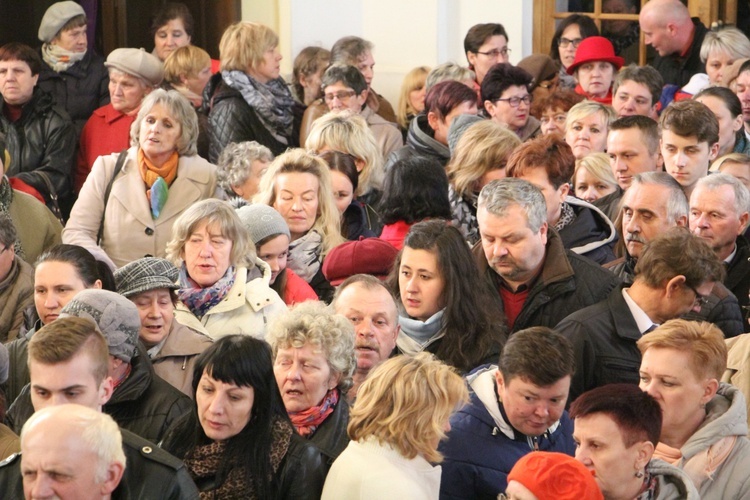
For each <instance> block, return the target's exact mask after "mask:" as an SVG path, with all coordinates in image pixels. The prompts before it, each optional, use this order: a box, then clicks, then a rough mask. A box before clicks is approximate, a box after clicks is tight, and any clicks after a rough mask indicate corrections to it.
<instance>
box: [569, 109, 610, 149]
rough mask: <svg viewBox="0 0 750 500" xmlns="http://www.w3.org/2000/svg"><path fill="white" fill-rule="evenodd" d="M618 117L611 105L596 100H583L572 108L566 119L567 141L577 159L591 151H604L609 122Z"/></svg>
mask: <svg viewBox="0 0 750 500" xmlns="http://www.w3.org/2000/svg"><path fill="white" fill-rule="evenodd" d="M616 118H617V116H616V115H615V110H614V109H612V107H611V106H607V105H606V104H601V103H599V102H595V101H589V100H586V101H581V102H579V103H578V104H576V105H575V106H573V107H572V108H570V110H569V111H568V116H567V118H566V119H565V142H567V143H568V145H569V146H570V148H571V149H572V150H573V155H574V156H575V157H576V159H577V160H578V159H581V158H583V157H584V156H586V155H587V154H589V153H603V152H604V150H605V149H606V148H607V134H608V133H609V124H610V123H612V122H613V121H615V119H616Z"/></svg>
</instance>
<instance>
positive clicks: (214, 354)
mask: <svg viewBox="0 0 750 500" xmlns="http://www.w3.org/2000/svg"><path fill="white" fill-rule="evenodd" d="M193 389H194V390H195V405H194V406H193V409H192V411H191V412H190V413H188V414H187V415H186V416H185V417H183V418H182V419H181V420H180V421H178V422H177V423H176V425H175V426H174V427H173V429H172V431H171V432H170V433H168V434H167V436H166V437H165V438H164V441H163V443H162V447H163V448H164V449H165V450H167V451H168V452H170V453H171V454H173V455H174V456H176V457H177V458H179V459H181V460H183V461H184V462H185V466H186V467H187V470H188V472H189V473H190V476H191V477H192V478H193V480H194V481H195V484H196V486H198V489H199V490H200V491H201V498H242V499H267V498H274V499H279V500H292V499H294V500H297V499H301V500H312V499H317V498H320V493H321V490H322V488H323V482H324V480H325V466H324V465H323V462H322V457H321V455H320V452H319V451H318V450H317V449H315V447H314V446H312V445H311V444H308V443H307V442H306V441H305V440H304V439H302V438H301V437H299V436H298V435H296V434H295V432H294V427H293V426H292V424H291V422H289V417H288V416H287V413H286V410H285V409H284V402H283V401H282V399H281V397H280V395H279V389H278V387H277V386H276V381H275V380H274V376H273V364H272V361H271V349H270V348H269V347H268V344H266V343H265V342H263V341H262V340H258V339H255V338H252V337H247V336H244V335H229V336H227V337H224V338H222V339H220V340H218V341H217V342H216V343H214V344H213V345H212V346H211V347H209V348H208V349H207V350H206V351H204V352H203V354H201V355H200V356H199V357H198V361H197V363H196V365H195V370H194V371H193Z"/></svg>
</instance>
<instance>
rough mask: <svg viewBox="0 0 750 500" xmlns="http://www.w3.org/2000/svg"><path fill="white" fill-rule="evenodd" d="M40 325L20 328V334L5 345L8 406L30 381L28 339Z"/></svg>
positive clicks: (40, 323)
mask: <svg viewBox="0 0 750 500" xmlns="http://www.w3.org/2000/svg"><path fill="white" fill-rule="evenodd" d="M41 327H42V322H41V321H38V322H37V324H36V325H35V326H34V327H33V328H31V329H30V330H28V331H26V332H24V331H23V329H21V332H20V336H19V337H18V338H17V339H15V340H13V341H11V342H8V343H7V344H6V345H5V347H7V348H8V381H7V382H5V399H6V400H7V402H8V407H10V405H11V403H13V401H15V400H16V398H17V397H18V395H19V394H21V391H22V390H23V388H24V387H25V386H26V385H27V384H28V383H29V382H31V378H30V375H29V364H28V359H29V340H31V337H32V336H33V335H34V333H35V332H36V331H37V330H38V329H39V328H41Z"/></svg>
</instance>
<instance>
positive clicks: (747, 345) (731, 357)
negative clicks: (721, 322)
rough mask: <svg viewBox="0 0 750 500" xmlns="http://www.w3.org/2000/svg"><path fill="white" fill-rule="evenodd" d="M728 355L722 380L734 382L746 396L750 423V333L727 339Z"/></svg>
mask: <svg viewBox="0 0 750 500" xmlns="http://www.w3.org/2000/svg"><path fill="white" fill-rule="evenodd" d="M725 342H726V344H727V350H728V351H729V352H728V356H727V369H726V371H725V372H724V375H723V376H722V377H721V381H722V382H726V383H727V384H732V385H733V386H734V387H736V388H737V389H739V390H740V391H741V392H742V395H743V396H745V403H746V405H747V414H748V423H749V424H750V333H743V334H742V335H738V336H736V337H732V338H730V339H726V341H725Z"/></svg>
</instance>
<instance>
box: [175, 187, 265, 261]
mask: <svg viewBox="0 0 750 500" xmlns="http://www.w3.org/2000/svg"><path fill="white" fill-rule="evenodd" d="M204 222H205V223H206V225H207V226H214V227H218V229H219V232H220V233H221V235H222V236H223V237H224V238H227V239H228V240H230V241H231V242H232V251H231V252H230V254H229V261H230V264H231V265H233V266H247V265H250V264H252V263H253V262H254V261H255V245H254V244H253V243H252V241H250V235H249V233H248V232H247V229H246V228H245V226H244V225H243V224H242V221H241V220H240V218H239V216H238V215H237V212H235V211H234V209H233V208H232V206H231V205H230V204H229V202H226V201H222V200H218V199H216V198H209V199H207V200H202V201H198V202H196V203H193V204H192V205H190V206H189V207H188V208H187V209H186V210H185V211H184V212H182V214H181V215H180V216H179V217H178V218H177V220H176V221H175V223H174V225H173V226H172V239H171V240H170V241H169V243H167V259H169V260H171V261H172V262H173V263H174V265H176V266H177V267H178V268H179V267H180V266H181V265H182V262H183V258H182V253H183V250H184V249H185V243H186V242H187V240H188V238H190V235H191V234H193V233H194V232H195V230H196V229H197V228H198V226H199V225H200V224H202V223H204Z"/></svg>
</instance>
